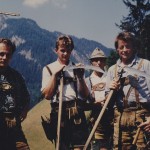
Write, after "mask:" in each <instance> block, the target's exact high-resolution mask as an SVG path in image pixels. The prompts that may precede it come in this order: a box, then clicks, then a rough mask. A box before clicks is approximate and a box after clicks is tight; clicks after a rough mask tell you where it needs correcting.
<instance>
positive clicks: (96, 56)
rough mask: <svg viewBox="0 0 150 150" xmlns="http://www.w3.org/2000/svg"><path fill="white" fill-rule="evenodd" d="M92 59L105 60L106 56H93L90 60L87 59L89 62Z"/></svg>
mask: <svg viewBox="0 0 150 150" xmlns="http://www.w3.org/2000/svg"><path fill="white" fill-rule="evenodd" d="M94 58H105V59H107V57H106V56H93V57H91V58H89V59H90V60H91V59H94Z"/></svg>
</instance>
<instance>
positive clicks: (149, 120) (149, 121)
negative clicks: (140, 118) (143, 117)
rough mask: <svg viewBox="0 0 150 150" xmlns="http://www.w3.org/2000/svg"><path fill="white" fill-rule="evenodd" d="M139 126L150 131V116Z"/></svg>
mask: <svg viewBox="0 0 150 150" xmlns="http://www.w3.org/2000/svg"><path fill="white" fill-rule="evenodd" d="M138 127H140V128H142V129H143V130H144V131H146V132H148V133H150V117H148V118H147V121H145V122H142V123H141V124H140V125H139V126H138Z"/></svg>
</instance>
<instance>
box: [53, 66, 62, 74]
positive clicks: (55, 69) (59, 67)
mask: <svg viewBox="0 0 150 150" xmlns="http://www.w3.org/2000/svg"><path fill="white" fill-rule="evenodd" d="M64 67H65V65H63V64H58V65H56V66H55V68H54V71H53V74H54V75H57V74H58V73H59V72H61V71H62V70H63V68H64Z"/></svg>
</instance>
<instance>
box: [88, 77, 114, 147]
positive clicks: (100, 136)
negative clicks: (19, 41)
mask: <svg viewBox="0 0 150 150" xmlns="http://www.w3.org/2000/svg"><path fill="white" fill-rule="evenodd" d="M89 81H90V85H91V94H92V97H93V98H94V97H95V96H94V91H102V90H104V89H105V85H106V83H104V82H101V83H98V84H95V85H93V83H92V81H91V78H90V77H89ZM94 101H95V100H94ZM91 108H92V111H91V115H90V121H91V123H92V124H93V125H94V124H95V121H96V120H97V117H98V115H99V113H100V111H101V109H102V106H100V105H97V104H95V103H92V107H91ZM111 115H112V114H111ZM111 115H110V114H109V111H108V109H106V111H105V113H104V115H103V117H102V120H101V122H100V123H99V125H98V127H97V129H96V131H95V134H94V139H93V144H94V143H95V142H97V141H96V140H100V141H99V143H98V145H99V148H100V147H105V148H107V149H109V148H110V144H109V142H110V137H111V136H112V126H111V121H112V120H111V119H110V116H111ZM93 148H94V147H93Z"/></svg>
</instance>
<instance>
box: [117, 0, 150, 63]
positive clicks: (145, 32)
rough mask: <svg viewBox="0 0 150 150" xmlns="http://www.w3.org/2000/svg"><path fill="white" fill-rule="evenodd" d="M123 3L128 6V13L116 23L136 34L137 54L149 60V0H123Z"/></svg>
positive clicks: (122, 28)
mask: <svg viewBox="0 0 150 150" xmlns="http://www.w3.org/2000/svg"><path fill="white" fill-rule="evenodd" d="M123 3H124V4H125V5H126V6H127V7H128V8H129V14H128V16H127V17H123V19H122V21H120V23H121V24H120V25H118V24H116V25H117V26H118V27H119V28H120V29H121V30H123V31H129V32H132V33H134V34H135V35H136V37H137V39H138V40H139V41H138V43H137V48H138V55H139V56H140V57H143V58H146V59H149V60H150V44H149V43H150V0H123ZM139 43H140V44H139Z"/></svg>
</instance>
